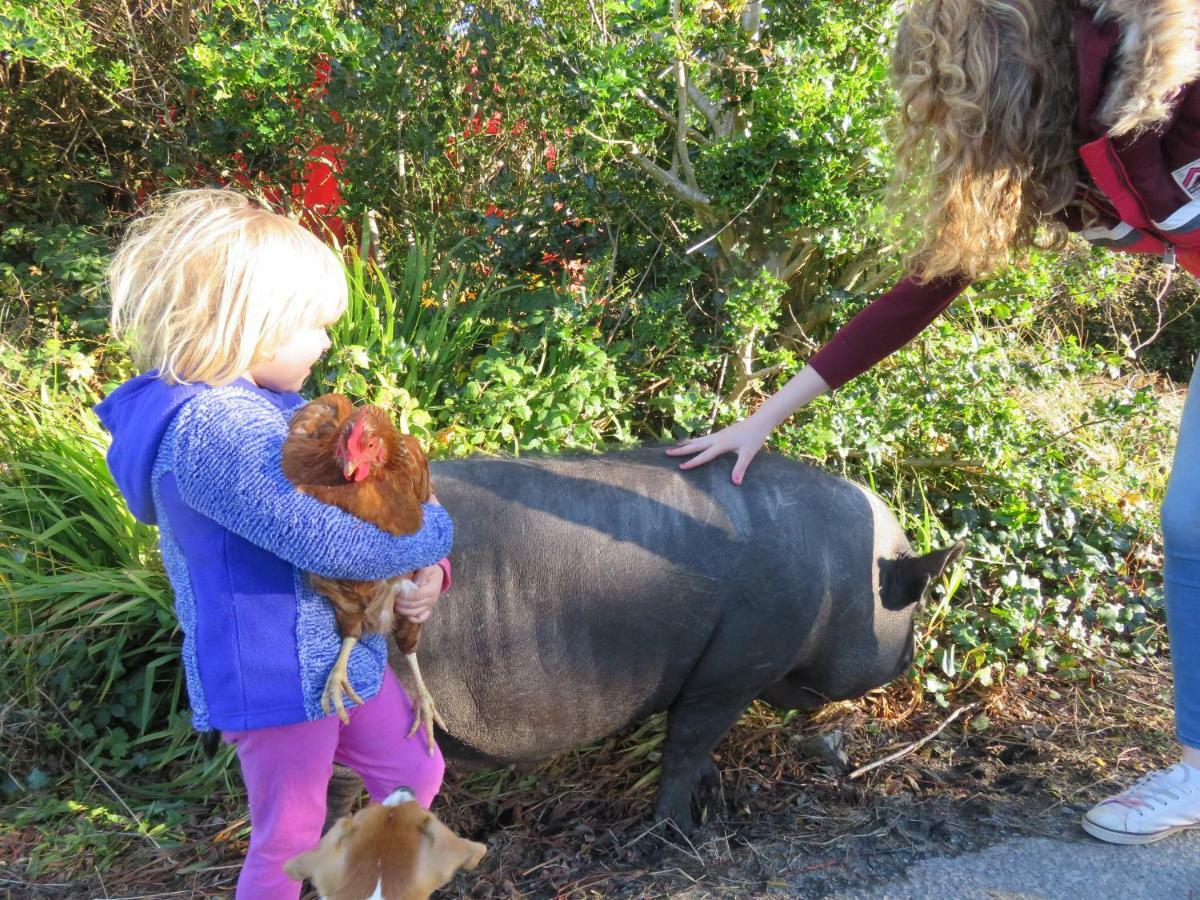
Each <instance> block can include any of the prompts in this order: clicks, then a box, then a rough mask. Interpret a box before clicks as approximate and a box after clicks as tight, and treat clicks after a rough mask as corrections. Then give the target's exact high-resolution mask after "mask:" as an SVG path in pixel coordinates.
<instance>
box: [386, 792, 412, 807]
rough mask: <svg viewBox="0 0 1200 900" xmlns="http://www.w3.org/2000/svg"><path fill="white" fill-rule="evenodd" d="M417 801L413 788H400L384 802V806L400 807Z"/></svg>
mask: <svg viewBox="0 0 1200 900" xmlns="http://www.w3.org/2000/svg"><path fill="white" fill-rule="evenodd" d="M416 799H417V795H416V794H414V793H413V792H412V788H408V787H398V788H396V789H395V790H394V791H392V792H391V793H390V794H388V796H387V799H386V800H384V801H383V805H384V806H399V805H400V804H401V803H409V802H411V801H413V800H416Z"/></svg>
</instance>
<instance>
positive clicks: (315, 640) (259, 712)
mask: <svg viewBox="0 0 1200 900" xmlns="http://www.w3.org/2000/svg"><path fill="white" fill-rule="evenodd" d="M303 402H304V401H303V399H302V398H301V397H300V395H299V394H294V393H276V392H274V391H269V390H265V389H263V388H259V387H257V386H256V385H254V384H253V383H252V382H250V381H247V380H244V379H241V380H238V381H237V382H235V383H234V384H231V385H228V386H225V387H219V388H214V387H210V386H208V385H203V384H169V383H167V382H165V381H163V380H162V379H161V378H158V377H157V376H156V375H155V374H154V373H153V372H151V373H147V374H145V375H139V376H137V377H136V378H133V379H131V380H130V381H128V382H126V383H125V384H123V385H121V386H120V387H119V388H117V389H116V390H115V391H113V392H112V394H110V395H109V396H108V397H107V398H106V399H105V400H104V401H103V402H102V403H100V404H99V405H98V406H97V407H96V413H97V415H98V416H99V417H100V421H101V422H102V423H103V424H104V427H105V428H107V429H108V431H109V432H110V433H111V434H112V446H111V447H110V449H109V451H108V467H109V470H110V471H111V472H112V475H113V478H114V480H115V481H116V483H117V487H118V488H120V490H121V493H122V495H123V496H124V497H125V499H126V502H127V503H128V504H129V508H130V510H131V511H132V512H133V514H134V516H136V517H137V518H138V519H140V520H141V521H143V522H148V523H151V524H157V525H158V529H159V547H160V548H161V550H162V557H163V564H164V566H165V568H166V570H167V575H168V577H169V578H170V581H171V586H172V588H173V589H174V593H175V611H176V614H177V616H178V618H179V624H180V628H181V630H182V631H183V665H184V672H185V675H186V681H187V689H188V697H189V699H190V701H191V706H192V724H193V725H194V726H195V727H196V728H197V729H200V730H206V729H210V728H217V729H222V730H225V731H241V730H246V729H251V728H265V727H270V726H275V725H290V724H293V723H295V722H302V721H306V720H311V719H317V718H321V717H322V716H324V715H325V714H324V712H323V711H322V710H321V705H320V698H321V692H322V690H323V688H324V686H325V679H326V677H327V676H328V674H329V670H330V669H331V668H332V667H333V664H334V661H335V660H336V659H337V655H338V651H339V650H340V647H341V638H340V636H339V635H338V631H337V624H336V622H335V620H334V616H333V608H332V607H331V606H330V604H329V602H328V601H327V600H326V599H325V598H324V597H322V596H320V595H319V594H317V593H316V592H315V591H314V590H313V589H312V588H311V587H310V586H309V583H308V578H307V577H306V575H305V573H306V572H316V573H318V574H320V575H324V576H326V577H328V578H351V579H356V580H368V579H376V578H388V577H391V576H393V575H398V574H401V573H404V572H409V571H411V570H413V569H416V568H420V567H422V566H427V565H432V564H434V563H435V562H437V561H438V560H439V559H441V558H442V557H444V556H445V555H446V554H447V553H449V551H450V544H451V541H452V539H453V525H452V523H451V521H450V517H449V516H448V515H447V514H446V511H445V510H444V509H443V508H442V507H440V506H438V505H436V504H426V505H425V506H424V508H423V512H424V515H423V524H422V527H421V530H420V531H419V532H417V533H416V534H413V535H406V536H403V537H395V536H392V535H389V534H387V533H386V532H384V531H381V530H380V529H378V528H376V527H375V526H374V525H371V524H369V523H366V522H363V521H361V520H360V519H357V518H355V517H353V516H350V515H348V514H346V513H343V512H342V511H341V510H339V509H336V508H335V507H332V506H328V505H326V504H324V503H321V502H319V501H317V500H315V499H313V498H312V497H309V496H308V495H306V494H302V493H300V492H299V491H297V490H296V489H295V488H294V487H293V486H292V485H291V484H290V483H289V482H288V480H287V479H286V478H285V477H284V475H283V472H282V469H281V468H280V458H281V452H282V448H283V442H284V440H285V439H286V438H287V422H288V419H289V417H290V415H291V413H292V412H293V411H295V409H297V408H298V407H299V406H300V405H302V404H303ZM386 664H387V643H386V639H385V638H384V637H383V636H382V635H369V636H365V637H364V638H363V639H362V640H361V641H360V642H359V643H358V645H357V646H356V647H355V648H354V651H353V653H352V654H351V656H350V665H349V676H350V681H351V684H352V685H353V686H354V689H355V690H356V691H357V692H358V694H359V695H360V696H361V697H362V698H363V699H364V700H367V699H370V698H371V697H373V696H374V695H375V693H376V692H377V691H378V690H379V685H380V683H381V681H382V678H383V669H384V666H385V665H386Z"/></svg>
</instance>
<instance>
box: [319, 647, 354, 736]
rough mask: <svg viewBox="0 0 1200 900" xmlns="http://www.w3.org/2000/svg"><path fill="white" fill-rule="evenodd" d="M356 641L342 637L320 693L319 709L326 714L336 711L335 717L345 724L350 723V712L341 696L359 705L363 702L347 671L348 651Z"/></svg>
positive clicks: (348, 662)
mask: <svg viewBox="0 0 1200 900" xmlns="http://www.w3.org/2000/svg"><path fill="white" fill-rule="evenodd" d="M357 643H358V639H357V638H352V637H344V638H342V651H341V653H339V654H338V658H337V662H335V663H334V664H333V668H332V669H330V671H329V677H328V678H326V679H325V691H324V692H323V693H322V694H321V709H323V710H325V713H326V715H328V714H330V713H332V712H335V711H336V712H337V717H338V718H339V719H341V720H342V722H343V723H344V724H346V725H349V724H350V714H349V713H347V712H346V704H345V701H344V700H343V698H344V697H345V696H347V695H349V697H350V699H351V700H353V701H354V702H355V703H357V704H359V705H360V706H361V705H362V702H363V699H362V697H360V696H358V694H357V693H355V691H354V686H353V685H351V684H350V675H349V673H348V672H347V668H348V667H349V665H350V651H351V650H353V649H354V645H355V644H357Z"/></svg>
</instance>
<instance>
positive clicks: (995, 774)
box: [0, 660, 1172, 900]
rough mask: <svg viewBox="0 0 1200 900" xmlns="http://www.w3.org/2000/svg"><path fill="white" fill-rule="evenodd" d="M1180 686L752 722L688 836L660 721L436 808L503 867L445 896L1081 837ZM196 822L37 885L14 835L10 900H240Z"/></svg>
mask: <svg viewBox="0 0 1200 900" xmlns="http://www.w3.org/2000/svg"><path fill="white" fill-rule="evenodd" d="M1169 675H1170V672H1169V663H1167V662H1166V661H1164V660H1152V661H1150V662H1147V663H1143V664H1140V665H1130V664H1129V663H1125V662H1121V661H1117V660H1109V661H1101V664H1099V665H1096V666H1093V667H1092V668H1091V670H1089V671H1088V673H1087V678H1086V680H1079V681H1073V682H1067V681H1063V680H1061V679H1051V678H1046V677H1029V678H1025V679H1021V680H1016V681H1010V682H1009V683H1007V684H1006V685H1005V686H1004V687H1003V688H1002V689H999V690H996V691H994V692H992V693H990V694H988V695H976V696H971V697H962V698H956V699H954V700H952V701H951V703H950V704H949V706H948V707H947V708H945V709H943V708H941V707H939V706H937V705H936V704H934V703H931V702H928V701H924V702H918V701H917V700H916V699H915V698H914V696H913V694H912V692H911V690H910V689H909V688H908V687H907V686H904V685H901V686H899V687H893V688H891V689H890V690H887V691H881V692H877V693H875V694H872V695H870V696H868V697H867V698H865V699H863V700H860V701H856V702H853V703H841V704H835V705H832V706H830V707H827V708H826V709H824V710H822V711H821V712H820V713H818V714H816V715H814V716H812V717H802V716H791V717H786V716H783V717H781V716H780V715H779V714H778V713H776V712H774V711H772V710H769V709H767V708H755V709H753V710H751V711H750V712H749V713H748V714H747V715H746V716H745V717H744V718H743V719H742V721H741V722H740V723H739V724H738V725H737V727H736V728H735V729H734V730H733V731H732V732H730V734H729V735H727V736H726V738H725V740H724V741H723V742H722V743H721V744H720V746H719V747H718V748H717V753H716V755H717V762H718V764H719V765H720V767H721V769H722V784H721V789H720V791H719V793H717V794H716V795H714V796H713V797H711V798H709V802H708V804H707V822H706V824H705V826H704V827H703V828H702V829H700V831H699V832H698V833H697V834H695V835H693V836H692V837H691V838H690V839H688V838H685V837H684V836H682V835H680V834H679V833H677V832H674V831H673V830H671V831H668V830H666V829H665V828H663V827H652V824H651V822H650V821H649V815H648V814H649V810H650V805H651V803H652V800H653V796H654V787H655V785H654V777H655V775H656V769H655V765H656V762H657V748H658V745H659V742H660V740H661V727H662V723H661V718H657V719H654V720H650V721H649V722H647V723H644V724H643V725H642V726H640V727H638V728H637V729H635V730H632V731H630V732H627V733H625V734H622V735H619V736H617V737H615V738H612V739H610V740H608V741H606V742H604V743H603V744H600V745H597V746H596V747H593V748H584V749H582V750H580V751H578V752H575V753H572V754H568V755H567V756H565V757H562V758H559V759H556V760H554V761H552V762H550V763H548V764H546V765H544V766H542V767H541V768H539V769H537V770H535V771H532V772H525V773H521V772H514V771H503V772H490V773H475V774H464V773H454V772H452V773H451V774H450V775H449V777H448V779H447V785H446V789H445V790H444V792H443V794H442V795H441V797H440V798H439V800H438V802H437V804H436V806H435V809H436V810H437V812H438V813H439V815H441V817H442V819H443V820H444V821H446V822H447V823H448V824H450V825H451V826H452V827H454V828H456V829H457V830H458V831H460V832H461V833H463V834H464V835H466V836H469V837H471V838H474V839H476V840H481V841H484V842H486V843H487V844H488V846H489V853H488V856H487V857H486V858H485V859H484V862H483V863H482V865H481V866H480V867H479V868H478V869H477V870H475V871H474V872H471V873H464V874H460V875H459V876H458V878H457V879H456V880H455V881H454V882H452V883H451V885H450V886H448V887H447V889H446V890H445V891H444V892H443V896H447V897H459V898H468V897H469V898H483V897H506V898H507V897H556V898H558V897H561V898H586V897H660V896H667V895H670V896H674V897H682V898H689V900H692V898H715V897H720V898H726V897H728V898H733V897H737V898H744V897H754V896H769V895H778V896H804V897H821V896H825V895H828V894H830V893H833V892H836V891H840V890H846V889H848V888H855V887H865V886H868V885H871V884H873V883H876V882H878V881H880V880H883V879H886V878H888V877H891V876H895V875H898V874H900V873H901V872H903V871H904V870H905V869H906V868H907V867H908V866H910V865H911V864H912V863H913V862H915V861H917V860H919V859H922V858H925V857H927V856H930V855H935V854H936V855H954V854H957V853H961V852H965V851H969V850H973V849H979V848H982V847H985V846H987V845H989V844H991V843H993V842H995V841H997V840H999V839H1001V838H1003V837H1005V836H1008V835H1014V834H1021V835H1062V834H1064V833H1071V832H1072V830H1073V829H1075V828H1077V826H1076V825H1075V824H1074V822H1075V821H1076V820H1077V819H1078V816H1079V814H1080V813H1081V812H1082V811H1083V810H1084V809H1086V808H1087V807H1088V806H1089V805H1090V804H1091V803H1093V802H1095V801H1096V800H1098V799H1100V798H1101V797H1103V796H1104V795H1106V794H1108V793H1111V792H1112V791H1113V790H1114V789H1115V788H1116V787H1118V786H1123V785H1124V784H1126V783H1128V781H1130V780H1132V779H1133V778H1134V777H1136V775H1138V774H1141V773H1142V772H1144V771H1147V770H1149V769H1151V768H1154V767H1157V766H1159V765H1162V764H1163V763H1164V762H1165V761H1167V760H1168V759H1169V756H1170V752H1171V746H1172V743H1171V738H1172V731H1171V721H1172V715H1171V710H1170V678H1169ZM962 707H967V709H965V710H964V711H961V712H958V714H957V716H955V718H953V720H952V721H950V723H949V724H948V725H945V727H944V729H943V730H941V731H940V732H939V733H937V734H936V735H935V734H934V733H935V732H936V731H937V729H938V728H939V727H941V726H943V725H944V723H945V722H946V720H947V719H949V718H950V717H951V716H953V715H954V714H955V713H956V712H957V711H959V710H960V709H961V708H962ZM931 736H932V737H931ZM926 738H929V739H928V740H927V742H926V743H924V744H923V745H922V746H920V747H918V748H917V749H915V750H913V751H912V752H909V753H907V754H906V755H903V756H900V757H899V758H897V759H895V760H893V761H890V762H887V763H885V764H883V765H880V766H878V767H876V768H874V769H871V770H870V771H868V772H865V773H864V774H861V775H858V776H855V777H851V775H850V770H851V769H852V768H854V767H859V766H863V765H867V764H870V763H872V762H875V761H879V760H881V759H884V758H885V757H888V756H889V755H890V754H893V753H898V752H900V751H903V750H905V749H906V748H907V747H908V746H909V745H911V744H912V743H914V742H918V741H921V740H923V739H926ZM839 748H841V752H840V753H839ZM227 805H230V804H227ZM196 822H197V824H196V825H195V827H194V828H193V829H192V833H191V834H190V835H189V837H190V838H191V840H190V841H189V843H188V844H187V845H186V846H183V847H176V848H173V849H164V850H159V851H144V850H143V851H137V852H131V853H130V854H129V855H128V856H127V857H125V859H126V861H127V865H122V866H119V867H116V868H117V869H120V870H119V871H118V870H115V869H114V870H112V871H108V872H104V873H99V872H92V873H89V872H87V871H82V870H81V871H78V872H74V873H68V872H60V873H57V874H56V875H55V876H52V877H42V878H39V879H36V880H27V879H25V878H24V877H23V873H22V871H21V866H20V859H21V857H22V853H21V846H20V844H21V843H22V840H23V839H24V840H37V839H38V837H37V836H36V835H33V834H26V835H25V836H24V838H22V836H20V835H12V834H9V835H7V836H6V839H5V841H4V844H5V846H0V896H5V895H6V894H7V896H11V897H54V898H76V897H114V898H115V897H122V898H133V897H198V898H204V897H221V896H228V895H230V894H231V893H232V885H233V882H234V880H235V879H236V875H237V869H238V863H239V860H240V858H241V856H242V854H244V852H245V837H244V834H245V822H244V819H242V818H240V815H239V811H238V810H237V809H227V810H224V811H223V810H222V809H221V802H220V801H219V800H216V801H214V805H213V807H211V808H209V809H207V810H198V811H197V816H196ZM81 869H82V867H81ZM309 896H313V895H309Z"/></svg>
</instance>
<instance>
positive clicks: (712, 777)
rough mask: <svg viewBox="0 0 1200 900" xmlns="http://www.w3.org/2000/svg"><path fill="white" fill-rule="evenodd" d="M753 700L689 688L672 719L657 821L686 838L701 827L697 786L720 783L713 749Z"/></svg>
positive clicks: (673, 710) (674, 706)
mask: <svg viewBox="0 0 1200 900" xmlns="http://www.w3.org/2000/svg"><path fill="white" fill-rule="evenodd" d="M753 699H754V695H753V693H750V694H748V695H737V696H713V695H712V694H711V693H709V692H703V693H702V694H700V695H698V696H689V695H688V693H687V689H686V688H685V692H684V694H681V695H680V697H679V698H678V699H677V700H676V701H675V703H674V704H672V706H671V710H670V712H669V713H668V715H667V737H666V740H665V741H664V742H663V758H662V775H661V776H660V777H659V782H658V800H657V802H656V803H655V805H654V814H655V818H657V819H658V820H660V821H665V820H668V819H669V820H670V821H672V822H673V823H674V824H675V826H676V827H677V828H679V830H680V831H682V832H684V833H685V834H690V833H692V832H693V831H695V830H696V827H697V826H698V825H699V824H700V823H699V822H698V821H697V819H696V817H695V815H694V814H693V813H692V805H693V800H694V799H695V798H696V788H697V787H698V786H699V785H700V784H701V783H703V784H704V786H705V787H717V786H719V785H720V780H721V775H720V771H719V770H718V769H717V767H716V764H715V763H714V762H713V761H712V750H713V748H714V747H715V746H716V745H717V741H719V740H720V739H721V737H722V736H723V735H724V734H725V732H727V731H728V730H729V729H730V728H731V727H733V724H734V723H735V722H736V721H737V720H738V718H739V717H740V716H741V714H742V712H743V711H745V709H746V707H747V706H749V705H750V701H751V700H753Z"/></svg>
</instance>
